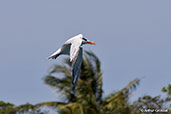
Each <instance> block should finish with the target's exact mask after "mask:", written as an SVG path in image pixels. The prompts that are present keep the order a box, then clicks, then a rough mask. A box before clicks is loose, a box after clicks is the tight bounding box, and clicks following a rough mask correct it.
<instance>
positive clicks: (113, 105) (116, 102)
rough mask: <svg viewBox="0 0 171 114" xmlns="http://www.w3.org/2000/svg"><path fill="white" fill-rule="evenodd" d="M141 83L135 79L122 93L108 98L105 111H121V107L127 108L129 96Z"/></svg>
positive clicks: (119, 92) (105, 102)
mask: <svg viewBox="0 0 171 114" xmlns="http://www.w3.org/2000/svg"><path fill="white" fill-rule="evenodd" d="M139 81H140V80H139V79H135V80H133V81H131V82H130V83H129V84H128V85H127V86H126V87H124V88H123V89H121V90H120V91H118V92H115V93H113V94H110V95H109V96H108V97H106V98H105V100H104V102H103V103H104V104H105V107H104V110H112V111H116V110H117V109H118V110H120V106H122V108H124V107H125V108H127V106H128V105H127V102H128V96H129V94H130V93H131V91H132V90H134V89H136V87H137V85H138V84H139Z"/></svg>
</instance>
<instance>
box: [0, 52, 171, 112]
mask: <svg viewBox="0 0 171 114" xmlns="http://www.w3.org/2000/svg"><path fill="white" fill-rule="evenodd" d="M102 78H103V75H102V71H101V63H100V61H99V59H98V57H97V56H96V55H95V54H94V53H92V52H88V51H85V52H84V58H83V62H82V65H81V70H80V79H79V80H78V83H77V86H76V91H75V93H73V92H72V66H71V63H70V60H69V59H64V62H63V64H57V65H54V66H53V67H52V68H51V69H50V70H49V73H48V75H47V76H45V77H44V82H45V84H47V85H49V86H50V87H52V88H53V89H55V90H56V92H57V93H58V95H59V94H60V95H61V97H62V99H61V102H57V101H48V102H42V103H38V104H36V105H31V104H25V105H20V106H15V105H13V104H11V103H4V102H0V114H46V113H47V112H42V111H41V110H40V109H41V108H42V107H43V106H47V107H50V108H52V109H53V110H55V111H56V112H57V113H59V114H143V112H141V111H140V109H149V108H150V109H156V108H157V109H165V108H167V104H168V103H169V102H170V101H171V85H169V86H168V87H163V89H162V92H164V93H166V97H165V98H161V96H160V95H159V96H155V97H151V96H148V95H146V96H143V97H139V98H138V99H137V100H135V101H134V102H130V101H129V100H130V95H131V94H132V92H133V91H134V90H135V89H136V88H137V85H139V82H140V80H139V79H135V80H133V81H131V82H129V83H128V85H126V86H125V87H124V88H123V89H121V90H119V91H115V92H113V93H111V94H109V95H107V96H106V97H103V88H102V85H103V82H102ZM114 79H115V80H116V78H114ZM170 112H171V111H170ZM170 112H168V113H170ZM168 113H167V114H168ZM144 114H147V113H144ZM148 114H150V113H148Z"/></svg>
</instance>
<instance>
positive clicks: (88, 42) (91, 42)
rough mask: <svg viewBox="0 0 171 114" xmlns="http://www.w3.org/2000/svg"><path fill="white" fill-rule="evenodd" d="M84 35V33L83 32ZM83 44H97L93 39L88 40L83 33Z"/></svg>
mask: <svg viewBox="0 0 171 114" xmlns="http://www.w3.org/2000/svg"><path fill="white" fill-rule="evenodd" d="M81 35H82V34H81ZM81 38H82V45H83V44H91V45H96V43H94V42H93V41H90V40H88V39H87V38H84V37H83V35H82V37H81Z"/></svg>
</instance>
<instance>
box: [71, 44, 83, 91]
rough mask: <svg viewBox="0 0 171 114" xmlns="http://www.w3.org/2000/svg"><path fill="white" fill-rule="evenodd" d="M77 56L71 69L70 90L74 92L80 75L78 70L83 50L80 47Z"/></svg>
mask: <svg viewBox="0 0 171 114" xmlns="http://www.w3.org/2000/svg"><path fill="white" fill-rule="evenodd" d="M77 55H78V56H77V57H76V59H75V62H74V64H73V69H72V84H73V88H72V90H73V91H74V90H75V87H76V84H77V80H78V77H79V75H80V68H81V63H82V56H83V49H82V48H81V47H80V48H79V51H78V54H77Z"/></svg>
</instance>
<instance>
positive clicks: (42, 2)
mask: <svg viewBox="0 0 171 114" xmlns="http://www.w3.org/2000/svg"><path fill="white" fill-rule="evenodd" d="M170 6H171V1H170V0H164V1H163V0H162V1H161V0H150V1H149V0H122V1H121V0H117V1H114V0H108V1H105V0H103V1H99V0H93V1H92V0H84V1H81V0H75V1H66V0H61V1H59V0H58V1H57V0H27V1H25V0H3V1H2V0H1V1H0V52H1V54H0V55H1V59H0V100H3V101H8V102H12V103H15V104H17V105H19V104H23V103H26V102H30V103H33V104H35V103H39V102H43V101H52V100H59V99H60V98H59V97H58V96H57V95H55V94H54V92H53V90H52V89H51V88H50V87H48V86H47V85H45V84H44V83H43V80H42V78H43V77H44V76H45V75H46V74H47V71H48V69H49V67H50V66H52V65H53V64H55V63H60V61H61V60H62V58H63V57H64V56H61V57H59V58H58V59H57V60H47V59H46V58H47V56H49V55H50V54H51V53H52V52H54V51H55V50H56V49H57V48H59V47H60V46H61V44H62V43H64V42H65V41H66V40H67V39H68V38H69V37H72V36H74V35H77V34H79V33H82V34H83V35H84V36H85V37H87V38H88V39H90V40H93V41H94V42H96V44H97V45H96V46H90V45H87V46H84V49H86V50H92V51H93V52H94V53H95V54H96V55H97V56H98V57H99V59H100V60H101V63H102V71H103V82H104V86H103V88H104V91H105V95H107V94H108V93H110V92H113V91H114V90H119V89H121V88H122V87H124V86H125V85H126V84H128V82H129V81H132V80H133V79H135V78H142V77H144V78H143V79H142V81H141V83H140V86H139V87H138V88H137V90H136V91H135V92H134V93H133V97H134V98H136V97H138V96H143V95H146V94H150V95H153V96H154V95H158V94H159V93H161V92H160V90H161V88H162V87H163V86H167V85H168V84H169V83H170V82H171V7H170Z"/></svg>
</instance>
